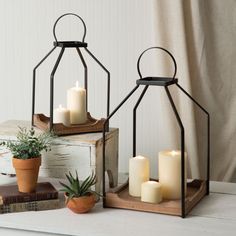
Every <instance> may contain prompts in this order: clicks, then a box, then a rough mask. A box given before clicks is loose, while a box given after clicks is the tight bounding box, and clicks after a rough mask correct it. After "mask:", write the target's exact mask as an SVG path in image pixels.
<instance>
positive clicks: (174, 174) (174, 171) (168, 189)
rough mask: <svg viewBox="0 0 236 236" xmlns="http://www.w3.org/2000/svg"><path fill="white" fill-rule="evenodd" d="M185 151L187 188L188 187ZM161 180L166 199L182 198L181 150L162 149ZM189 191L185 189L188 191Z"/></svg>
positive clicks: (159, 160)
mask: <svg viewBox="0 0 236 236" xmlns="http://www.w3.org/2000/svg"><path fill="white" fill-rule="evenodd" d="M186 159H187V154H186V153H185V189H187V178H186V174H187V173H186ZM158 170H159V182H160V183H161V186H162V197H163V198H164V199H180V198H181V152H180V151H162V152H159V158H158ZM186 192H187V191H185V193H186Z"/></svg>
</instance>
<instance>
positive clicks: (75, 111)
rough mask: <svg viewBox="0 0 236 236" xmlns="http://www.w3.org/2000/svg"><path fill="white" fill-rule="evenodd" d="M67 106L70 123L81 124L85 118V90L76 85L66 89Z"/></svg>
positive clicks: (77, 83)
mask: <svg viewBox="0 0 236 236" xmlns="http://www.w3.org/2000/svg"><path fill="white" fill-rule="evenodd" d="M67 108H68V109H69V110H70V123H71V124H83V123H85V122H86V120H87V111H86V90H85V89H83V88H81V87H79V82H78V81H76V86H75V87H73V88H70V89H68V90H67Z"/></svg>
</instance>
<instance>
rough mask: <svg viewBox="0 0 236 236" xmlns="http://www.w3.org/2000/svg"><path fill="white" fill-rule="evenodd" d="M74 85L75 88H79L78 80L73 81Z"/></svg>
mask: <svg viewBox="0 0 236 236" xmlns="http://www.w3.org/2000/svg"><path fill="white" fill-rule="evenodd" d="M75 87H76V88H77V89H78V88H79V81H78V80H77V81H76V82H75Z"/></svg>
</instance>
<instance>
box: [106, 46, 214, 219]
mask: <svg viewBox="0 0 236 236" xmlns="http://www.w3.org/2000/svg"><path fill="white" fill-rule="evenodd" d="M152 49H159V50H162V51H164V52H166V53H167V54H168V55H169V56H170V57H171V58H172V60H173V62H174V67H175V69H174V75H173V77H172V78H169V77H143V76H142V74H141V72H140V66H139V64H140V60H141V58H142V56H143V54H144V53H145V52H147V51H149V50H152ZM137 70H138V74H139V77H140V79H138V80H137V81H136V86H135V87H134V88H133V89H132V91H131V92H130V93H129V94H128V95H127V96H126V97H125V98H124V99H123V100H122V102H121V103H120V104H119V105H118V106H117V107H116V109H115V110H114V111H113V112H112V113H111V114H110V115H109V116H108V117H107V119H106V122H105V123H104V129H103V170H104V172H103V195H104V198H103V206H104V207H114V208H124V209H132V210H140V211H148V212H156V213H164V214H171V215H179V216H181V217H183V218H184V217H185V216H186V215H187V214H188V213H189V212H190V210H191V209H192V208H193V207H194V206H195V205H196V204H197V203H198V202H199V201H200V200H201V199H202V198H203V197H204V196H205V195H208V194H209V170H210V116H209V113H208V112H207V111H206V110H205V109H204V108H203V107H202V106H201V105H200V104H199V103H198V102H197V101H196V100H195V99H194V98H193V97H192V96H191V95H190V94H189V93H188V92H186V91H185V90H184V89H183V88H182V87H181V86H180V85H179V83H178V79H177V78H175V76H176V72H177V64H176V61H175V58H174V57H173V55H172V54H171V53H170V52H169V51H168V50H166V49H165V48H162V47H150V48H148V49H146V50H145V51H143V52H142V54H141V55H140V57H139V58H138V62H137ZM173 85H174V86H177V88H179V89H180V90H181V91H182V92H183V93H184V94H185V95H186V96H187V97H188V98H189V99H190V100H191V101H192V102H193V103H194V104H196V105H197V106H198V107H199V108H200V110H201V111H202V112H204V113H205V114H206V116H207V161H206V162H207V163H206V166H207V171H206V172H207V173H206V179H205V180H198V179H195V180H193V181H192V182H191V183H188V185H187V189H186V187H185V171H184V169H185V161H184V151H185V129H184V126H183V123H182V121H181V119H180V116H179V114H178V111H177V109H176V106H175V103H174V101H173V99H172V96H171V93H170V91H169V86H173ZM141 86H144V88H143V90H142V93H141V95H140V97H139V98H138V100H137V102H136V104H135V106H134V108H133V156H134V157H135V156H136V111H137V108H138V106H139V104H140V102H141V101H142V99H143V97H144V95H145V93H146V91H147V89H148V88H149V86H161V87H164V89H165V91H166V94H167V97H168V99H169V102H170V105H171V107H172V110H173V112H174V114H175V117H176V120H177V123H178V126H179V128H180V140H181V147H180V150H181V199H180V200H177V201H172V202H169V203H168V204H166V202H163V203H160V204H150V203H145V202H141V201H140V199H138V198H132V196H129V194H128V181H127V183H125V184H123V185H122V186H119V187H118V188H115V189H112V188H110V189H109V190H108V191H107V190H106V181H105V165H106V163H105V155H106V153H105V133H106V129H105V125H106V123H107V122H109V120H110V119H111V118H112V117H113V116H114V115H115V113H116V112H117V111H118V110H119V109H120V108H121V107H122V106H123V105H124V103H125V102H126V101H127V100H128V99H129V98H130V97H131V95H133V94H134V92H135V91H136V90H137V89H138V88H139V87H141ZM110 187H111V186H110ZM186 191H187V193H188V195H187V196H186V197H185V193H186ZM176 206H177V207H176Z"/></svg>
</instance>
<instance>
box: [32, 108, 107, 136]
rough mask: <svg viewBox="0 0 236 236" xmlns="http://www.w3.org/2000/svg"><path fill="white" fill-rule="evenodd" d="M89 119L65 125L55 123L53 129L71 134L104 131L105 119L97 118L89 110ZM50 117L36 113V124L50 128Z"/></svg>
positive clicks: (44, 128) (63, 133)
mask: <svg viewBox="0 0 236 236" xmlns="http://www.w3.org/2000/svg"><path fill="white" fill-rule="evenodd" d="M87 117H88V120H87V122H86V123H84V124H79V125H71V126H65V125H63V124H62V123H56V124H53V131H54V133H55V134H56V135H58V136H62V135H70V134H81V133H95V132H102V130H103V124H104V122H105V119H101V120H96V119H94V118H93V117H92V116H91V115H90V113H89V112H87ZM49 122H50V118H49V117H47V116H45V115H44V114H35V115H34V125H35V126H36V127H37V128H39V129H41V130H44V131H47V130H49V127H50V126H49Z"/></svg>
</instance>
